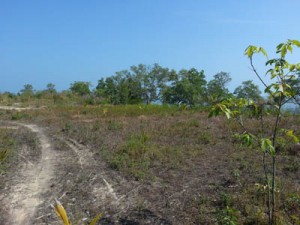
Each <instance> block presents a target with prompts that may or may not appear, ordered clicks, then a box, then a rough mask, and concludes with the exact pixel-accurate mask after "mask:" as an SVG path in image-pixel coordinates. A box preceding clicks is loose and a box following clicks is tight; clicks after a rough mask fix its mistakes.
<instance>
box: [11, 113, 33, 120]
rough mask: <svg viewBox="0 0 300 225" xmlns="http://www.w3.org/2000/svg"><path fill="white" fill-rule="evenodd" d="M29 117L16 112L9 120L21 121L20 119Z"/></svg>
mask: <svg viewBox="0 0 300 225" xmlns="http://www.w3.org/2000/svg"><path fill="white" fill-rule="evenodd" d="M30 118H31V116H30V115H29V114H27V113H23V112H16V113H14V114H12V115H11V120H21V119H30Z"/></svg>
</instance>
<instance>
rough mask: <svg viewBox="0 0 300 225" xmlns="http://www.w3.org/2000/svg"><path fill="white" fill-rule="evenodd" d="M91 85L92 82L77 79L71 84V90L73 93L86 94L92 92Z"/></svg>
mask: <svg viewBox="0 0 300 225" xmlns="http://www.w3.org/2000/svg"><path fill="white" fill-rule="evenodd" d="M90 86H91V83H90V82H83V81H75V82H74V83H72V84H71V85H70V90H71V92H72V93H73V94H76V95H79V96H85V95H89V94H91V90H90Z"/></svg>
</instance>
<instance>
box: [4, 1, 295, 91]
mask: <svg viewBox="0 0 300 225" xmlns="http://www.w3.org/2000/svg"><path fill="white" fill-rule="evenodd" d="M299 10H300V1H298V0H285V1H277V0H272V1H271V0H260V1H258V0H242V1H238V0H235V1H233V0H227V1H221V0H210V1H200V0H106V1H105V0H89V1H79V0H72V1H71V0H65V1H61V0H43V1H42V0H35V1H34V0H23V1H21V0H19V1H18V0H13V1H12V0H0V78H1V85H0V92H4V91H12V92H18V91H19V90H20V89H22V88H23V85H24V84H32V85H33V87H34V88H35V89H37V90H42V89H45V87H46V85H47V83H50V82H51V83H54V84H55V85H56V88H57V89H58V90H63V89H68V88H69V86H70V83H72V82H74V81H90V82H92V84H93V85H94V87H95V86H96V84H97V81H98V80H99V79H100V78H101V77H106V76H111V75H113V74H114V72H117V71H120V70H124V69H129V68H130V66H132V65H137V64H139V63H143V64H148V65H151V64H153V63H159V64H160V65H161V66H164V67H168V68H171V69H176V70H180V69H182V68H186V69H189V68H191V67H195V68H197V69H199V70H202V69H203V70H204V71H205V75H206V77H207V80H210V79H211V78H212V76H213V75H214V74H216V73H218V72H220V71H225V72H229V73H230V75H231V77H232V78H233V81H232V82H231V84H230V86H229V88H230V89H231V90H233V89H234V88H235V87H236V86H237V85H239V84H240V83H241V82H242V81H245V80H249V79H251V80H254V81H257V80H256V79H255V76H254V74H253V73H252V72H251V71H250V69H249V62H248V60H247V58H246V57H245V56H243V52H244V50H245V48H246V47H247V46H248V45H249V44H254V45H260V46H263V47H265V49H266V50H267V51H268V52H269V53H273V52H274V49H275V46H276V45H277V44H278V43H280V42H283V41H285V40H287V39H288V38H290V39H298V40H299V39H300V29H299V21H300V14H299ZM299 52H300V51H295V53H294V56H293V58H292V60H296V61H297V60H298V61H297V62H299V61H300V60H299V58H300V57H299V55H300V54H299ZM270 55H271V56H272V54H270ZM257 60H258V63H260V64H262V62H263V58H262V57H258V58H257ZM258 69H259V71H260V72H261V73H262V74H263V71H264V68H263V67H262V66H258Z"/></svg>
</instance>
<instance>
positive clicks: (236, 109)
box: [210, 40, 300, 225]
mask: <svg viewBox="0 0 300 225" xmlns="http://www.w3.org/2000/svg"><path fill="white" fill-rule="evenodd" d="M295 46H296V47H300V42H299V41H297V40H288V41H287V42H286V43H281V44H279V45H278V46H277V47H276V53H277V54H278V55H279V56H278V58H273V59H270V60H268V59H267V61H266V66H268V67H269V69H268V71H267V74H268V75H269V76H270V79H271V82H270V84H267V82H265V81H264V80H263V77H262V76H261V75H260V74H258V72H257V70H256V68H255V67H254V64H253V56H254V55H255V54H257V53H262V54H263V55H265V56H266V57H267V53H266V51H265V50H264V49H263V48H261V47H256V46H252V45H250V46H249V47H248V48H247V49H246V51H245V55H247V57H248V58H249V60H250V65H251V67H252V69H253V72H254V73H255V75H256V76H257V77H258V78H259V80H260V81H261V82H262V84H263V85H264V86H265V91H264V92H265V93H266V94H268V95H269V100H268V102H267V103H266V104H267V105H268V107H265V104H257V103H255V102H253V101H252V102H250V104H249V101H247V100H246V99H242V98H240V99H238V98H232V97H231V98H228V99H225V100H223V101H222V102H220V103H218V104H216V105H214V106H213V107H212V110H211V112H210V116H216V115H218V114H220V113H224V114H225V115H226V117H227V118H228V119H232V120H234V121H236V122H237V123H238V124H239V125H240V126H241V128H242V132H241V133H238V134H236V137H238V138H239V139H240V140H241V141H242V143H243V144H246V145H252V146H256V147H257V148H260V150H261V152H262V154H263V163H262V164H263V169H264V176H265V184H264V186H265V187H266V189H267V191H268V197H267V204H266V207H267V212H268V221H269V224H270V225H274V224H276V211H277V209H278V206H277V205H276V203H277V201H276V199H275V198H276V195H275V192H276V189H275V187H276V183H275V182H276V167H277V166H276V159H277V156H278V154H279V152H278V150H279V149H280V146H282V144H284V143H289V142H291V141H294V142H296V143H298V142H299V138H298V137H297V136H296V135H295V134H294V132H293V130H291V129H286V128H283V126H282V124H281V117H282V111H283V106H284V105H285V104H286V103H289V102H290V100H292V99H294V98H295V97H296V96H297V92H295V88H296V87H295V86H293V82H291V81H294V80H295V79H297V75H298V74H299V72H300V63H298V64H290V63H289V62H288V61H287V60H286V55H287V53H288V52H292V50H293V47H295ZM249 105H251V106H252V107H249ZM270 107H271V108H272V110H273V118H274V120H273V122H272V124H273V125H269V126H268V129H266V128H265V123H266V120H265V115H267V113H268V111H267V110H269V109H270ZM246 110H250V111H251V113H252V114H253V115H256V116H257V118H258V119H259V121H260V123H261V126H260V127H258V128H257V132H254V131H253V130H250V129H248V127H247V125H246V124H245V117H246V116H248V115H249V113H244V112H245V111H246ZM268 121H269V122H270V117H269V118H268ZM270 131H271V132H270ZM267 157H268V158H270V159H271V166H270V168H269V164H267V163H266V158H267ZM269 171H271V172H269ZM269 180H270V181H271V182H269Z"/></svg>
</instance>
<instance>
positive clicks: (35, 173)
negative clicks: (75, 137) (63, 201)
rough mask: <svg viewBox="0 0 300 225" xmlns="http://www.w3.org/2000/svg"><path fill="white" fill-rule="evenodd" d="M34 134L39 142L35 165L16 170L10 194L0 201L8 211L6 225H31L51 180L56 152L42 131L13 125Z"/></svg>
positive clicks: (25, 125)
mask: <svg viewBox="0 0 300 225" xmlns="http://www.w3.org/2000/svg"><path fill="white" fill-rule="evenodd" d="M14 125H17V126H22V127H26V128H27V129H29V130H30V131H31V132H34V133H36V135H37V138H38V140H39V143H40V151H41V157H40V159H39V160H38V161H37V162H34V163H32V162H30V161H24V162H23V165H22V166H21V168H22V169H21V170H20V171H16V174H15V175H14V178H13V181H12V182H13V183H12V184H11V189H10V192H9V193H8V194H7V195H6V196H4V197H3V196H1V195H0V197H1V198H0V199H3V203H4V204H3V203H2V206H3V205H4V206H5V207H7V208H8V213H9V215H7V217H8V218H7V220H8V224H14V225H19V224H20V225H21V224H22V225H27V224H28V225H29V224H33V221H34V220H35V215H36V212H37V209H38V206H39V205H40V204H41V203H42V202H43V199H42V198H41V195H42V194H44V193H45V192H47V191H48V187H49V183H50V179H51V178H52V177H53V173H54V172H53V171H54V167H55V160H56V153H55V152H54V151H53V149H52V147H51V144H50V140H49V139H48V138H47V136H46V135H45V134H44V132H43V130H42V129H41V128H39V127H38V126H36V125H31V124H21V123H14Z"/></svg>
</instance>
